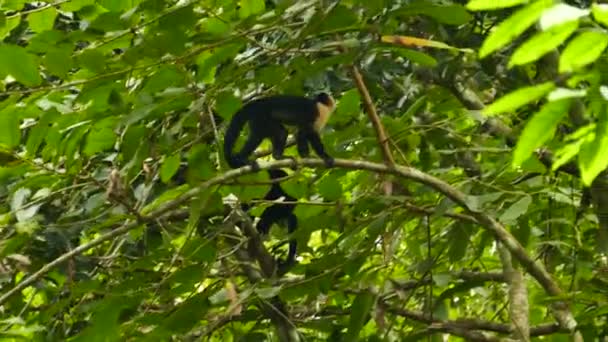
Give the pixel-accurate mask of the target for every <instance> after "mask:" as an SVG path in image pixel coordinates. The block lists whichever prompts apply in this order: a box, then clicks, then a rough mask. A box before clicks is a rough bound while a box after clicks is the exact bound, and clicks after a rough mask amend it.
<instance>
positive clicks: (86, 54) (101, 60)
mask: <svg viewBox="0 0 608 342" xmlns="http://www.w3.org/2000/svg"><path fill="white" fill-rule="evenodd" d="M78 63H79V64H80V65H81V66H82V67H83V68H86V69H89V70H90V71H92V72H94V73H101V72H103V71H104V70H105V68H106V58H105V57H104V55H103V53H101V52H100V51H99V50H97V49H87V50H84V51H83V52H82V53H81V54H80V55H79V56H78Z"/></svg>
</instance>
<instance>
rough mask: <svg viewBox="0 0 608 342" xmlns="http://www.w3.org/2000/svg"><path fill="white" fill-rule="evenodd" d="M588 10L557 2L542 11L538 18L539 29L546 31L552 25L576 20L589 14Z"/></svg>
mask: <svg viewBox="0 0 608 342" xmlns="http://www.w3.org/2000/svg"><path fill="white" fill-rule="evenodd" d="M589 12H590V11H589V10H583V9H580V8H578V7H573V6H570V5H568V4H564V3H558V4H555V5H554V6H553V7H551V8H548V9H546V10H544V11H543V15H542V16H541V17H540V20H539V23H540V28H541V30H543V31H546V30H548V29H549V28H551V27H553V26H557V25H562V24H565V23H567V22H570V21H573V20H578V19H579V18H581V17H584V16H587V15H589Z"/></svg>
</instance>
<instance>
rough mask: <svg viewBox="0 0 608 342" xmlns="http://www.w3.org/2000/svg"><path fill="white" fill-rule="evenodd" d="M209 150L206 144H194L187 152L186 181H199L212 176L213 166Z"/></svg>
mask: <svg viewBox="0 0 608 342" xmlns="http://www.w3.org/2000/svg"><path fill="white" fill-rule="evenodd" d="M211 155H212V154H211V151H210V147H209V145H207V144H196V145H194V146H192V148H191V149H190V151H189V152H188V173H187V174H188V182H190V183H192V182H199V181H201V180H204V179H209V178H211V177H213V175H214V173H215V170H216V169H215V166H214V164H213V162H212V161H211V158H210V157H211Z"/></svg>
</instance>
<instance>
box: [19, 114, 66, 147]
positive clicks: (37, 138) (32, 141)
mask: <svg viewBox="0 0 608 342" xmlns="http://www.w3.org/2000/svg"><path fill="white" fill-rule="evenodd" d="M60 115H61V114H59V112H58V111H57V110H56V109H55V108H50V109H49V110H48V111H46V112H44V113H43V114H42V116H41V117H40V120H38V123H37V124H36V125H35V126H34V127H32V128H30V132H29V134H28V136H27V144H26V151H27V155H28V156H30V157H31V156H34V155H36V153H37V152H38V149H39V148H40V145H41V144H42V142H43V141H44V138H45V136H46V134H47V132H48V131H49V129H50V127H51V126H52V125H53V122H54V121H55V120H56V119H57V118H58V117H59V116H60Z"/></svg>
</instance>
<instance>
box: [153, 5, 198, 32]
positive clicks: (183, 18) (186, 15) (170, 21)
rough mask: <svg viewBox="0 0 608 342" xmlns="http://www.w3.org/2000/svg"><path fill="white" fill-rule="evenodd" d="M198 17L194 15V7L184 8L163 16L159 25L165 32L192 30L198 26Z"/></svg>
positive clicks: (187, 6)
mask: <svg viewBox="0 0 608 342" xmlns="http://www.w3.org/2000/svg"><path fill="white" fill-rule="evenodd" d="M197 19H198V18H197V17H196V15H195V14H194V5H193V4H189V5H186V6H182V7H180V8H178V9H177V10H172V11H171V12H169V13H168V14H167V15H164V16H161V17H160V19H159V20H158V24H159V25H160V27H161V28H162V29H163V30H167V31H172V30H179V31H185V30H191V29H193V28H194V27H195V26H196V21H197Z"/></svg>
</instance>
